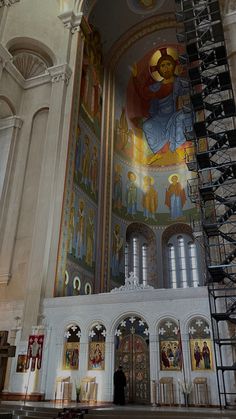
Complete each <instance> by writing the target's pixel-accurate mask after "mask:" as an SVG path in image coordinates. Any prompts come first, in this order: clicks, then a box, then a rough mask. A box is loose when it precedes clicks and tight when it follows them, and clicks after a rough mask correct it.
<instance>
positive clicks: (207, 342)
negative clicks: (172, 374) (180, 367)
mask: <svg viewBox="0 0 236 419" xmlns="http://www.w3.org/2000/svg"><path fill="white" fill-rule="evenodd" d="M189 347H190V358H191V366H192V371H201V370H203V371H212V370H213V351H212V341H211V332H210V328H209V324H208V322H207V321H206V320H204V319H202V318H194V319H192V320H191V321H190V323H189Z"/></svg>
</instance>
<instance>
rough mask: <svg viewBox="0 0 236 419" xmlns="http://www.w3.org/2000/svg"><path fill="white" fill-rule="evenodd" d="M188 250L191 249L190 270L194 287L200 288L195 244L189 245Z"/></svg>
mask: <svg viewBox="0 0 236 419" xmlns="http://www.w3.org/2000/svg"><path fill="white" fill-rule="evenodd" d="M188 249H189V264H190V270H191V279H192V286H193V287H198V285H199V278H198V268H197V253H196V245H195V243H188Z"/></svg>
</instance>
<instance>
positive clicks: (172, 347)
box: [159, 319, 182, 371]
mask: <svg viewBox="0 0 236 419" xmlns="http://www.w3.org/2000/svg"><path fill="white" fill-rule="evenodd" d="M159 336H160V369H161V370H162V371H170V370H177V371H180V370H181V369H182V345H181V339H180V329H179V326H178V324H177V322H176V321H175V320H172V319H164V320H162V321H161V322H160V325H159Z"/></svg>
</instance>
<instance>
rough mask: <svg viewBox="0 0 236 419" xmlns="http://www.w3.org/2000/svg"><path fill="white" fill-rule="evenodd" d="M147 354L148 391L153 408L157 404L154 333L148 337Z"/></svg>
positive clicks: (156, 364)
mask: <svg viewBox="0 0 236 419" xmlns="http://www.w3.org/2000/svg"><path fill="white" fill-rule="evenodd" d="M149 354H150V391H151V404H152V405H153V406H155V405H156V404H157V403H158V397H157V396H158V395H157V388H158V371H159V365H158V362H157V360H158V348H157V337H156V334H155V332H153V333H150V335H149Z"/></svg>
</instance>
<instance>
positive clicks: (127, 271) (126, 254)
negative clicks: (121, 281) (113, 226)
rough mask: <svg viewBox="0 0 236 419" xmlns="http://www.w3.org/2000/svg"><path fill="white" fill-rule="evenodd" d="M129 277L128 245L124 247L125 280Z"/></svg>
mask: <svg viewBox="0 0 236 419" xmlns="http://www.w3.org/2000/svg"><path fill="white" fill-rule="evenodd" d="M128 276H129V244H128V243H126V245H125V278H128Z"/></svg>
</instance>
